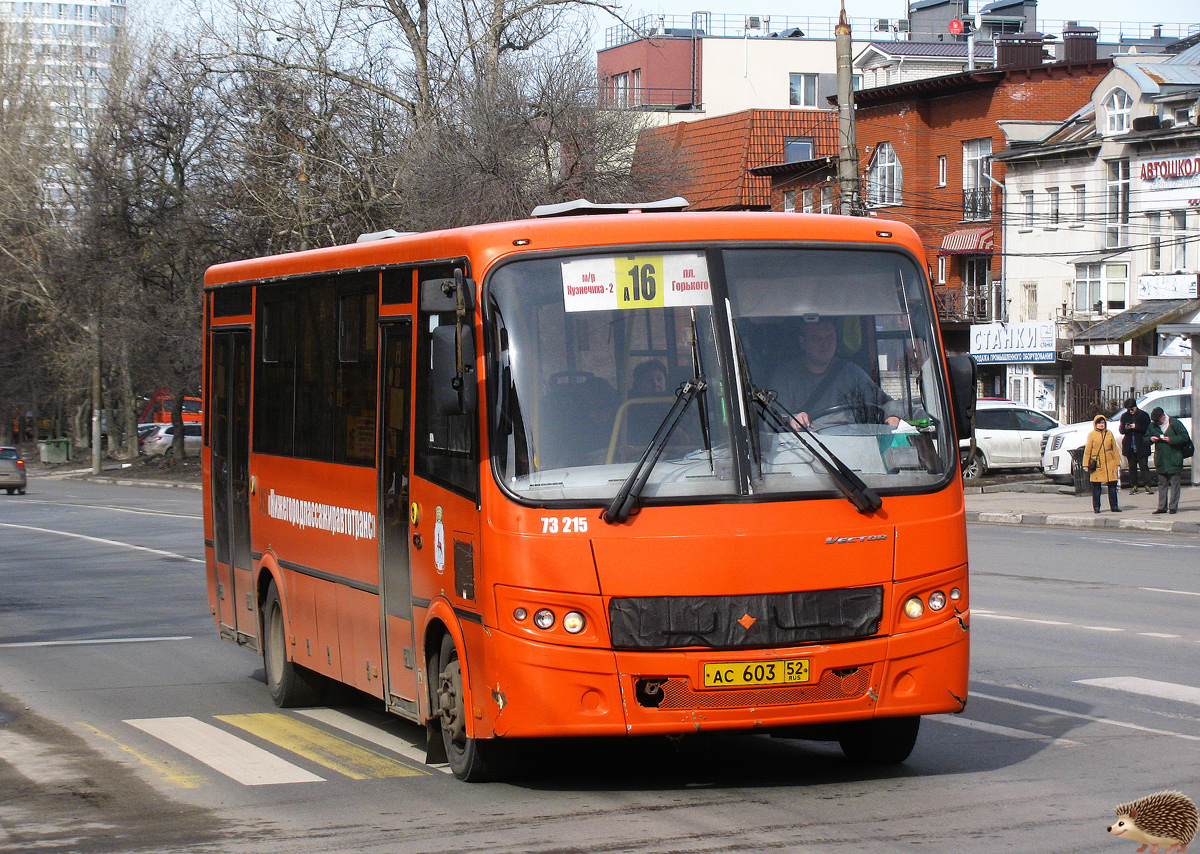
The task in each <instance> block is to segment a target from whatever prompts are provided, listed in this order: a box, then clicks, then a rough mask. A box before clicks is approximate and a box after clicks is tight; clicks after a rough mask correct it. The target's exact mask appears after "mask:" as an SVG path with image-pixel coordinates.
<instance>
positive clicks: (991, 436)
mask: <svg viewBox="0 0 1200 854" xmlns="http://www.w3.org/2000/svg"><path fill="white" fill-rule="evenodd" d="M1061 426H1062V424H1061V422H1059V421H1057V420H1056V419H1054V418H1051V417H1050V416H1049V415H1047V414H1046V413H1044V412H1038V411H1037V410H1036V409H1032V408H1030V407H1028V406H1025V405H1024V404H1021V403H1016V402H1015V401H1012V400H998V399H993V398H985V399H982V400H979V401H977V402H976V404H975V452H974V454H972V453H971V443H970V441H969V440H967V439H964V440H962V441H961V442H959V446H958V447H959V453H960V454H962V458H963V477H965V478H968V479H973V478H977V477H983V475H984V474H986V473H987V472H989V471H991V470H993V469H1019V468H1030V469H1036V468H1037V467H1038V466H1039V465H1040V463H1041V453H1042V436H1043V434H1045V432H1046V431H1047V430H1053V429H1055V428H1058V427H1061Z"/></svg>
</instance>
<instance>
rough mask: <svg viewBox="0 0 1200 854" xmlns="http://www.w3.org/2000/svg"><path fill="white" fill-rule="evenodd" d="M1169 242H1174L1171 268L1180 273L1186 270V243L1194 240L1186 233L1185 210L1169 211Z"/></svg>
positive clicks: (1192, 236)
mask: <svg viewBox="0 0 1200 854" xmlns="http://www.w3.org/2000/svg"><path fill="white" fill-rule="evenodd" d="M1171 229H1172V232H1173V233H1172V234H1171V242H1172V243H1173V244H1174V250H1175V251H1174V252H1173V253H1172V254H1173V255H1174V256H1175V257H1174V261H1175V263H1174V264H1171V269H1172V270H1175V271H1176V272H1179V273H1182V272H1184V271H1186V270H1187V268H1188V267H1187V250H1188V243H1189V242H1191V241H1193V240H1195V236H1194V235H1189V234H1188V233H1187V211H1171Z"/></svg>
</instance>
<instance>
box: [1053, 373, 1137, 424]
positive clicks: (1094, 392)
mask: <svg viewBox="0 0 1200 854" xmlns="http://www.w3.org/2000/svg"><path fill="white" fill-rule="evenodd" d="M1150 391H1152V389H1151V388H1150V387H1149V386H1146V387H1144V388H1123V387H1121V386H1118V385H1109V386H1104V387H1103V388H1092V387H1091V386H1089V385H1084V384H1083V383H1072V384H1071V391H1070V394H1069V395H1068V396H1067V423H1068V424H1074V423H1076V422H1078V421H1091V420H1092V419H1093V418H1095V417H1096V416H1097V415H1107V416H1110V417H1111V416H1113V415H1115V414H1117V413H1118V412H1120V411H1121V406H1122V404H1124V403H1125V400H1126V399H1127V398H1130V397H1132V398H1140V397H1142V396H1143V395H1145V394H1147V393H1148V392H1150Z"/></svg>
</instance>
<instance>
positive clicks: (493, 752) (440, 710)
mask: <svg viewBox="0 0 1200 854" xmlns="http://www.w3.org/2000/svg"><path fill="white" fill-rule="evenodd" d="M438 662H439V663H438V670H437V674H438V676H437V687H436V689H435V693H434V698H433V699H434V712H435V713H436V714H437V716H438V720H439V721H440V722H441V730H442V744H443V745H444V746H445V749H446V761H447V762H448V763H449V765H450V770H451V771H453V772H454V776H455V777H457V778H458V779H460V780H462V781H464V782H467V783H483V782H487V781H489V780H496V779H499V778H500V777H502V776H503V775H504V771H505V768H504V765H505V763H504V761H503V755H502V754H503V753H504V752H505V748H507V745H501V744H498V743H496V741H495V740H494V739H480V738H472V737H471V736H469V735H467V709H466V701H465V699H464V696H463V677H462V664H461V662H460V661H459V656H458V648H457V647H456V646H455V645H454V638H452V637H450V635H443V636H442V648H441V652H440V653H439V655H438Z"/></svg>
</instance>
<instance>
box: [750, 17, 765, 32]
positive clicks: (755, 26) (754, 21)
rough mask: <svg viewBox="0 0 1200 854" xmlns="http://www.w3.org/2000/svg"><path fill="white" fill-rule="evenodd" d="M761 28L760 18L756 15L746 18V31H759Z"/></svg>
mask: <svg viewBox="0 0 1200 854" xmlns="http://www.w3.org/2000/svg"><path fill="white" fill-rule="evenodd" d="M762 28H763V23H762V18H760V17H758V15H750V16H749V17H748V18H746V29H748V30H761V29H762Z"/></svg>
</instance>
